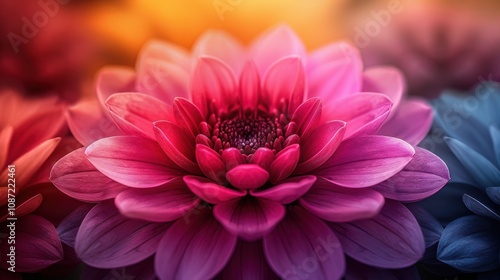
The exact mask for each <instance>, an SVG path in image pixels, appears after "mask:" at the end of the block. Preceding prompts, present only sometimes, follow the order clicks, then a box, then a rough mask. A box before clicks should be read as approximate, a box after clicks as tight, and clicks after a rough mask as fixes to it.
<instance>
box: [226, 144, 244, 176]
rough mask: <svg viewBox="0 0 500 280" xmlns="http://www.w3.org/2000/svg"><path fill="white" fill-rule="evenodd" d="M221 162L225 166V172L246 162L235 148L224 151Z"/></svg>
mask: <svg viewBox="0 0 500 280" xmlns="http://www.w3.org/2000/svg"><path fill="white" fill-rule="evenodd" d="M222 161H223V162H224V164H225V165H226V170H227V171H229V170H231V169H233V168H235V167H236V166H238V165H240V164H243V163H245V162H246V160H245V157H244V156H243V155H242V154H241V153H240V151H239V150H238V149H236V148H228V149H224V151H222Z"/></svg>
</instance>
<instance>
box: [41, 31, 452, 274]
mask: <svg viewBox="0 0 500 280" xmlns="http://www.w3.org/2000/svg"><path fill="white" fill-rule="evenodd" d="M403 91H404V82H403V80H402V77H401V74H400V73H399V72H398V71H396V70H394V69H392V68H373V69H369V70H366V71H364V70H363V65H362V62H361V60H360V57H359V54H358V52H357V50H356V49H354V48H353V47H351V46H349V45H348V44H345V43H336V44H332V45H328V46H326V47H324V48H322V49H320V50H317V51H315V52H313V53H310V54H308V53H306V51H305V49H304V47H303V45H302V43H301V42H300V40H299V39H298V38H297V37H296V36H295V34H294V33H293V32H292V31H291V30H289V29H288V28H287V27H283V26H282V27H278V28H276V29H273V30H271V31H270V32H267V33H265V34H264V35H262V36H261V37H259V38H258V39H257V40H256V41H255V42H254V43H253V44H252V45H251V46H250V47H249V48H244V47H243V46H241V45H240V44H239V43H238V42H236V41H235V40H234V39H233V38H232V37H230V36H229V35H227V34H225V33H222V32H217V31H211V32H207V33H206V34H204V35H203V36H202V37H201V38H200V39H199V41H198V42H197V43H196V44H195V46H194V48H193V53H192V54H189V53H188V52H186V51H185V50H183V49H180V48H178V47H176V46H173V45H170V44H168V43H161V42H152V43H150V44H148V45H147V46H146V47H145V48H144V49H143V51H142V52H141V54H140V56H139V59H138V62H137V66H136V69H135V71H134V70H133V69H127V68H107V69H105V70H103V71H101V73H100V74H99V76H98V79H97V92H98V97H99V100H100V102H101V104H102V105H103V106H104V108H106V110H105V111H101V109H100V108H99V107H93V106H92V104H95V103H92V102H85V103H81V104H78V105H77V106H75V107H74V108H72V109H71V110H70V113H69V119H68V120H69V125H70V128H71V130H72V132H73V134H74V135H75V137H76V138H77V139H78V140H79V141H80V142H81V143H82V144H84V145H85V146H86V147H84V148H81V149H78V150H76V151H74V152H72V153H71V154H69V155H67V156H66V157H64V158H62V159H61V160H60V161H59V162H58V163H56V165H55V166H54V168H53V170H52V173H51V180H52V182H53V183H54V184H55V185H56V186H57V187H58V188H59V189H60V190H61V191H62V192H64V193H65V194H67V195H69V196H71V197H74V198H76V199H79V200H83V201H90V202H98V204H97V206H95V207H94V208H93V209H92V210H91V211H90V212H89V213H88V214H87V215H86V217H85V218H84V219H83V222H82V224H81V226H80V228H79V230H78V233H77V234H76V242H75V250H76V252H77V254H78V256H79V257H80V258H81V259H82V260H83V261H84V262H85V263H87V264H88V265H90V266H93V267H97V268H104V269H114V268H116V269H115V270H113V271H114V272H116V271H120V269H123V267H132V265H135V266H134V268H132V270H137V267H136V266H137V265H140V263H141V262H143V263H144V265H145V266H147V265H150V264H151V258H150V257H151V256H153V255H154V264H155V272H153V271H151V272H150V275H149V276H148V277H151V278H154V277H155V275H154V273H155V274H156V275H157V276H159V277H160V278H161V279H210V278H213V277H223V278H224V279H277V278H293V277H303V275H307V276H308V277H309V278H310V279H339V278H341V277H342V276H343V275H344V274H345V273H346V257H345V256H346V255H347V256H348V261H349V263H354V264H356V265H358V267H359V266H362V267H365V270H366V271H367V272H368V271H370V269H371V267H378V268H384V269H399V268H405V267H408V266H411V265H413V264H414V263H415V262H416V261H418V260H419V259H420V257H421V256H422V255H423V252H424V249H425V247H424V239H423V235H422V232H421V229H420V227H419V225H418V223H417V221H416V220H415V218H414V217H413V215H412V214H411V213H410V211H409V210H408V209H407V208H406V207H405V206H404V205H403V204H402V202H413V201H417V200H420V199H423V198H426V197H428V196H429V195H431V194H433V193H435V192H436V191H438V190H439V189H440V188H441V187H442V186H443V185H444V184H445V183H446V182H447V180H448V179H449V174H448V170H447V168H446V166H445V165H444V163H443V162H442V161H441V160H440V159H439V158H438V157H436V156H435V155H433V154H432V153H430V152H428V151H426V150H423V149H421V148H417V147H414V146H413V145H416V144H417V143H418V142H419V141H420V140H421V139H422V138H423V137H424V136H425V134H426V133H427V131H428V129H429V127H430V123H431V121H432V114H431V111H430V108H429V107H428V106H427V105H426V104H425V103H423V102H422V101H416V100H410V101H408V100H406V99H404V100H402V95H403ZM396 107H398V108H401V107H402V108H403V109H404V110H401V111H399V110H397V109H396ZM109 119H111V120H112V121H113V122H114V124H115V125H116V126H114V125H110V123H109ZM116 128H119V130H117V129H116ZM381 128H382V130H381ZM379 131H380V133H384V134H387V135H392V136H394V137H389V136H383V135H378V134H377V133H378V132H379ZM397 137H402V138H404V139H406V140H407V141H409V142H406V141H405V140H402V139H400V138H397ZM73 228H74V227H73ZM61 230H62V231H64V229H61ZM96 273H105V272H102V271H100V272H96ZM347 273H349V267H347ZM412 273H414V271H413V270H411V271H410V274H411V275H414V274H412ZM299 275H302V276H299ZM142 277H146V276H144V275H142Z"/></svg>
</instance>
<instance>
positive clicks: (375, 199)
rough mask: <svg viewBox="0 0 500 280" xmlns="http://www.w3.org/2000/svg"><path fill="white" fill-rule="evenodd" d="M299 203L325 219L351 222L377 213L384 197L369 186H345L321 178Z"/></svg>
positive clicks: (382, 204)
mask: <svg viewBox="0 0 500 280" xmlns="http://www.w3.org/2000/svg"><path fill="white" fill-rule="evenodd" d="M299 203H300V205H302V206H303V207H304V208H305V209H307V210H308V211H309V212H311V213H313V214H314V215H316V216H318V217H320V218H322V219H324V220H327V221H331V222H350V221H354V220H359V219H368V218H372V217H374V216H375V215H377V214H378V213H379V212H380V209H382V206H384V197H383V196H382V195H381V194H380V193H378V192H376V191H374V190H371V189H368V188H364V189H351V188H344V187H340V186H336V185H334V184H332V183H330V182H328V181H325V180H322V179H319V180H318V181H317V182H316V184H314V186H313V187H312V188H311V190H310V191H309V192H307V193H306V194H305V195H304V196H302V197H301V198H300V199H299Z"/></svg>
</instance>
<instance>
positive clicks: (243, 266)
mask: <svg viewBox="0 0 500 280" xmlns="http://www.w3.org/2000/svg"><path fill="white" fill-rule="evenodd" d="M222 279H239V280H255V279H266V280H278V279H279V278H278V276H277V275H276V274H274V272H273V271H272V269H271V268H270V267H269V265H268V264H267V260H266V258H265V256H264V251H263V248H262V242H260V241H257V242H252V243H249V242H245V241H238V244H237V245H236V249H235V250H234V253H233V256H232V257H231V260H229V263H228V264H227V265H226V267H225V268H224V271H222Z"/></svg>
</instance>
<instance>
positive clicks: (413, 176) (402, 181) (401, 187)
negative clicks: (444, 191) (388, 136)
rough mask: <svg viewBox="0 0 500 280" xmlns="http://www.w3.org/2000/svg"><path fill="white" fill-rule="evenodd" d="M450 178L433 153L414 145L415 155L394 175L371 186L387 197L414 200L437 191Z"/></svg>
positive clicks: (445, 168)
mask: <svg viewBox="0 0 500 280" xmlns="http://www.w3.org/2000/svg"><path fill="white" fill-rule="evenodd" d="M449 180H450V173H449V171H448V168H447V167H446V164H445V163H444V162H443V160H441V159H440V158H439V157H438V156H436V155H434V154H433V153H431V152H429V151H427V150H425V149H422V148H420V147H415V156H414V157H413V159H412V160H411V161H410V163H408V165H406V166H405V167H404V168H403V170H401V171H400V172H399V173H397V174H396V175H394V176H392V177H391V178H389V179H388V180H386V181H384V182H382V183H380V184H377V185H375V186H373V189H375V190H377V191H378V192H380V193H381V194H382V195H384V196H385V197H387V198H390V199H394V200H398V201H402V202H415V201H418V200H422V199H424V198H427V197H429V196H431V195H433V194H434V193H436V192H437V191H439V190H440V189H441V188H442V187H443V186H444V185H445V184H446V183H447V182H448V181H449Z"/></svg>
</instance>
